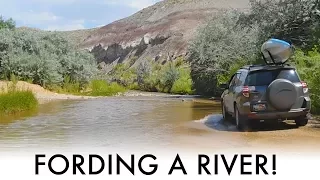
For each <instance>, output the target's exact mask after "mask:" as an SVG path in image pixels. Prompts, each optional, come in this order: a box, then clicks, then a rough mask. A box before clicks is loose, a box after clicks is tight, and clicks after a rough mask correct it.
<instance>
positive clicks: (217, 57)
mask: <svg viewBox="0 0 320 180" xmlns="http://www.w3.org/2000/svg"><path fill="white" fill-rule="evenodd" d="M240 15H241V13H239V12H237V11H227V12H221V13H220V15H217V16H216V17H214V18H213V19H212V20H210V21H209V22H208V24H207V25H205V26H204V27H203V28H201V29H200V30H199V32H198V35H197V37H196V38H195V40H194V41H193V42H192V44H191V46H190V52H191V56H190V58H189V60H190V62H191V75H192V79H193V81H194V88H195V89H196V92H197V93H199V94H204V95H218V92H217V91H218V88H217V84H218V79H217V76H218V75H219V74H221V73H223V74H225V73H227V72H228V70H229V68H230V65H231V64H235V63H238V61H240V60H245V61H246V63H250V62H254V61H255V59H256V57H257V52H258V49H257V46H256V42H257V38H258V36H257V35H258V30H257V28H254V27H242V26H241V25H240V24H239V20H240V17H241V16H240Z"/></svg>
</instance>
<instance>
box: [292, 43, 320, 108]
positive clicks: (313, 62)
mask: <svg viewBox="0 0 320 180" xmlns="http://www.w3.org/2000/svg"><path fill="white" fill-rule="evenodd" d="M294 62H295V65H296V67H297V70H298V72H299V75H300V77H301V79H302V81H305V82H306V83H307V84H308V88H309V90H310V97H311V100H312V103H311V104H312V113H315V114H320V86H319V84H320V71H319V69H320V53H319V51H318V49H317V48H315V49H313V50H312V51H309V52H308V53H304V52H303V51H301V50H298V51H296V54H295V56H294Z"/></svg>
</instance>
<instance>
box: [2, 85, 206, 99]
mask: <svg viewBox="0 0 320 180" xmlns="http://www.w3.org/2000/svg"><path fill="white" fill-rule="evenodd" d="M12 85H13V82H10V81H0V92H7V91H8V88H9V87H10V86H12ZM15 88H16V89H17V90H20V91H31V92H33V93H34V95H35V96H36V98H37V99H38V101H39V104H43V103H46V102H51V101H55V100H80V99H95V98H101V97H100V96H96V97H94V96H81V95H71V94H61V93H55V92H52V91H49V90H47V89H45V88H43V87H41V86H39V85H36V84H31V83H28V82H25V81H18V82H16V83H15ZM115 96H125V97H138V96H140V97H169V98H180V99H181V100H182V101H186V100H189V99H194V98H199V97H200V96H197V95H177V94H168V93H161V92H144V91H138V90H129V91H126V92H124V93H119V94H117V95H115Z"/></svg>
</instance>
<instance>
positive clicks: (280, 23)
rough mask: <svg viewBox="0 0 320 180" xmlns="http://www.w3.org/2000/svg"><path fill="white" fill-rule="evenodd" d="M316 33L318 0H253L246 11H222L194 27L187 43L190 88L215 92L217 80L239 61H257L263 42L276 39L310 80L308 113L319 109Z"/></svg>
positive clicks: (318, 38) (319, 56)
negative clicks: (290, 47) (291, 48)
mask: <svg viewBox="0 0 320 180" xmlns="http://www.w3.org/2000/svg"><path fill="white" fill-rule="evenodd" d="M319 32H320V3H319V1H317V0H308V1H306V0H283V1H277V0H266V1H258V0H252V1H251V11H250V12H249V13H243V12H237V11H228V13H225V12H223V13H221V15H220V16H216V17H215V18H213V19H212V20H210V21H209V22H208V24H207V25H205V26H204V27H203V28H201V29H200V30H199V32H198V35H197V36H196V38H195V39H194V41H193V42H192V45H191V46H190V52H191V56H190V59H189V60H190V62H191V69H192V73H191V74H192V79H193V81H194V88H195V89H196V92H197V93H200V94H208V95H210V94H211V95H216V96H219V95H220V93H221V90H220V89H219V88H218V86H219V84H220V83H225V82H227V80H229V78H230V76H231V75H232V73H234V72H235V71H236V70H237V69H238V68H239V67H241V66H242V65H244V64H255V63H259V64H260V63H262V62H263V61H262V56H261V55H260V51H259V50H260V47H261V45H262V43H263V42H265V41H267V40H268V39H269V38H278V39H283V40H286V41H288V42H290V43H292V44H293V45H294V46H295V47H296V49H297V51H296V54H295V56H293V57H292V58H291V60H289V62H290V63H292V64H294V65H296V66H297V68H298V71H299V74H301V77H302V79H303V81H306V82H307V83H308V84H309V87H310V91H311V98H312V112H313V113H320V99H319V97H320V91H319V79H320V74H319V73H318V72H319V69H320V66H319V64H320V51H319V49H318V48H317V47H318V46H319V43H320V33H319Z"/></svg>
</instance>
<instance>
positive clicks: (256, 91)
mask: <svg viewBox="0 0 320 180" xmlns="http://www.w3.org/2000/svg"><path fill="white" fill-rule="evenodd" d="M276 79H287V80H289V81H291V82H292V83H294V84H301V82H300V78H299V76H298V74H297V73H296V71H295V70H294V69H289V68H285V69H281V68H280V69H269V70H258V71H252V72H250V73H249V74H248V77H247V79H246V82H245V86H249V89H250V97H249V98H250V101H251V102H258V101H261V102H266V101H267V96H266V91H267V88H268V86H269V85H270V84H271V83H272V82H273V81H274V80H276ZM268 110H269V111H272V110H275V109H273V108H272V107H271V106H268Z"/></svg>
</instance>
